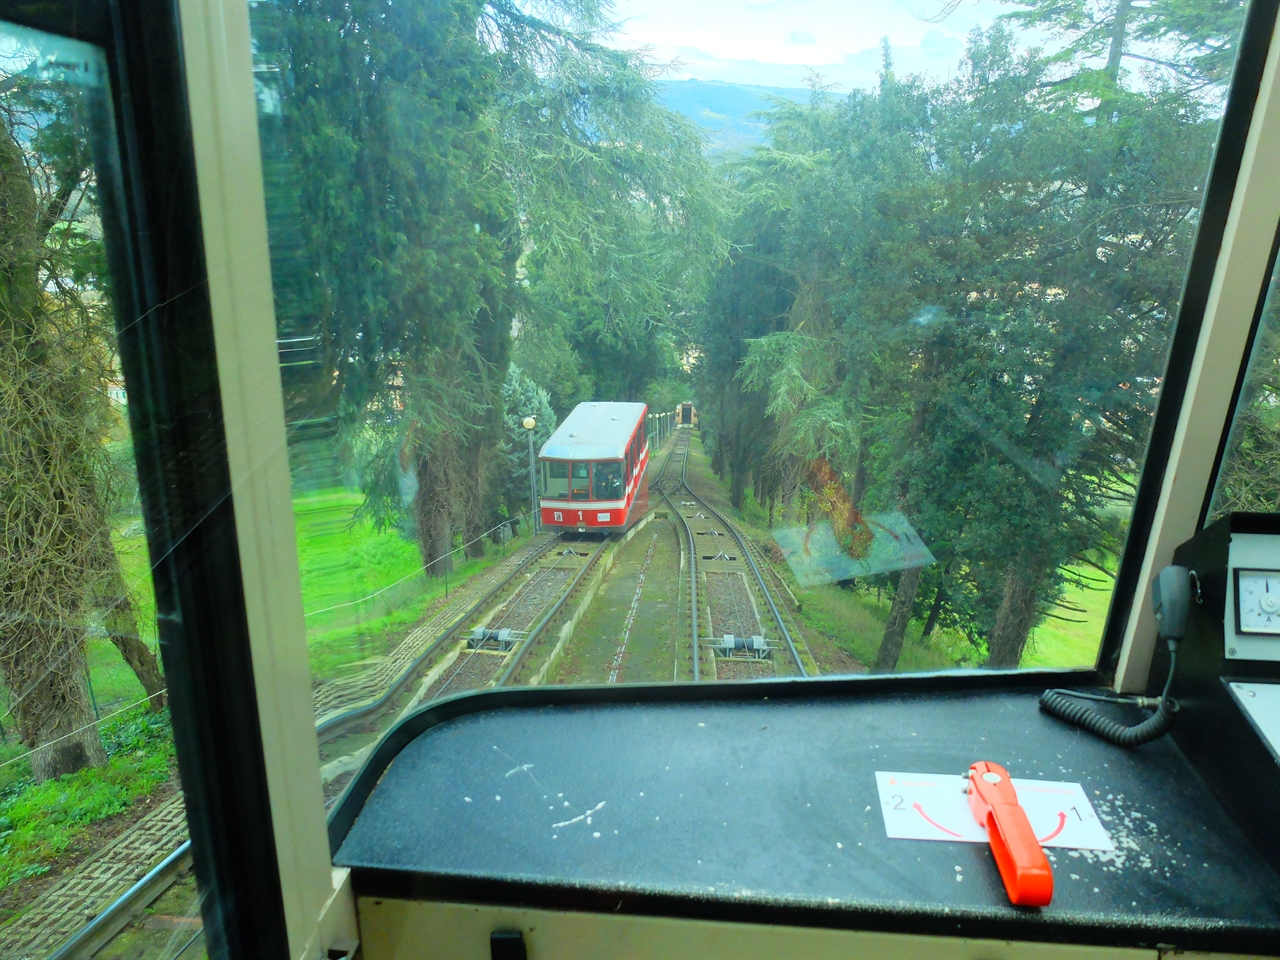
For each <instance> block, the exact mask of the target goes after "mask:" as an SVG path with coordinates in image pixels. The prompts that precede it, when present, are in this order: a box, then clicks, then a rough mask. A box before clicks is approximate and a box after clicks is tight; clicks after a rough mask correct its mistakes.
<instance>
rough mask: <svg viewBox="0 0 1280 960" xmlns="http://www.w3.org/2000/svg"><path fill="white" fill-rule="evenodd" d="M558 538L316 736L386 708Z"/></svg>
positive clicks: (328, 721)
mask: <svg viewBox="0 0 1280 960" xmlns="http://www.w3.org/2000/svg"><path fill="white" fill-rule="evenodd" d="M559 542H560V541H559V540H558V539H557V538H555V537H552V538H551V539H550V540H549V541H547V543H546V545H545V546H543V547H542V549H540V550H538V551H537V552H535V553H534V554H532V555H531V556H529V557H527V558H526V559H524V560H523V561H521V562H520V564H519V566H517V567H516V568H515V569H514V570H512V571H511V573H509V574H508V575H507V576H506V577H504V578H503V579H502V580H501V581H500V582H498V583H497V584H495V585H494V586H493V588H492V589H491V590H489V591H487V592H486V593H485V594H484V596H482V597H481V598H480V599H479V600H477V601H476V602H475V603H473V604H472V605H471V606H470V607H468V608H467V611H466V612H465V613H463V614H462V615H461V616H460V617H458V618H457V619H456V620H454V621H453V623H452V624H450V625H449V626H448V627H447V628H445V629H444V630H443V631H442V632H441V633H440V635H439V636H438V637H436V639H435V640H433V641H431V643H430V644H429V645H428V646H427V649H426V650H424V651H423V652H422V653H421V654H419V655H418V657H417V658H415V659H414V661H413V663H411V664H409V666H408V667H406V668H405V669H404V671H403V672H402V673H401V674H400V676H399V677H397V678H396V680H395V681H394V682H393V683H392V684H391V685H390V686H389V687H387V689H386V691H385V692H384V693H383V694H382V695H381V696H379V697H378V698H377V699H376V700H371V701H370V702H368V703H366V704H363V705H361V706H359V707H353V708H352V709H350V710H347V711H344V712H343V713H340V714H338V715H337V716H333V717H329V718H328V719H326V720H325V721H324V722H323V723H318V724H316V736H317V737H321V738H324V739H328V738H327V737H326V736H325V735H326V734H330V733H331V732H332V731H334V730H336V729H339V728H340V727H343V726H346V725H347V724H350V723H354V722H356V721H358V720H362V719H364V718H365V717H368V716H370V715H371V714H374V713H377V712H378V711H379V710H381V709H383V708H384V707H385V706H386V705H387V703H388V702H389V701H390V700H391V699H392V698H393V697H395V696H397V695H398V694H399V693H400V692H401V691H403V690H404V687H405V685H406V684H407V683H408V682H409V680H410V679H411V678H412V677H413V675H414V674H415V673H417V672H418V670H419V669H420V668H421V667H422V665H423V664H424V663H425V662H426V661H427V660H429V659H430V658H431V656H432V655H433V654H434V653H435V652H436V651H437V650H439V649H440V646H441V644H443V643H445V642H446V641H448V640H449V638H450V637H452V636H453V635H454V634H455V633H457V631H458V630H460V629H462V628H463V627H464V626H466V624H467V622H468V621H469V620H471V618H472V617H474V616H475V615H476V614H477V613H479V612H480V611H481V610H483V609H484V607H485V605H486V604H487V603H489V601H490V600H492V599H493V598H494V596H496V595H497V594H498V593H499V592H500V591H502V590H504V589H505V588H506V587H507V586H509V585H510V583H511V581H512V580H514V579H515V578H516V576H517V575H519V574H520V573H521V572H523V571H524V569H525V568H526V567H528V566H529V565H530V564H532V563H535V562H536V561H538V560H540V559H542V557H544V556H545V555H546V554H547V552H548V551H549V550H551V549H552V548H553V547H554V546H555V545H556V544H557V543H559Z"/></svg>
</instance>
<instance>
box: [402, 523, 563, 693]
mask: <svg viewBox="0 0 1280 960" xmlns="http://www.w3.org/2000/svg"><path fill="white" fill-rule="evenodd" d="M560 542H561V543H570V544H579V543H583V541H582V540H561V541H560ZM568 553H573V554H574V555H575V556H577V552H576V551H573V550H565V551H564V553H561V554H557V555H556V559H555V560H554V561H553V562H552V563H550V564H548V565H547V566H545V567H543V568H542V572H541V573H540V574H539V575H538V576H537V577H531V578H530V579H529V582H528V583H526V584H524V586H522V587H520V588H519V589H518V590H516V592H515V593H513V594H512V595H511V597H510V598H509V599H508V600H507V602H506V604H505V606H506V608H507V612H506V613H504V614H503V615H502V616H501V617H500V618H499V619H498V622H497V623H495V624H494V625H493V626H492V627H488V628H487V629H489V630H497V629H498V628H499V627H500V626H502V624H504V623H506V622H507V617H509V616H511V611H512V610H514V609H515V605H516V602H517V601H518V600H519V599H520V598H521V597H523V596H524V595H525V594H526V593H528V592H529V591H530V590H532V589H533V588H534V587H536V586H537V585H538V584H540V583H542V581H543V580H545V579H547V575H548V574H549V573H550V572H551V571H552V570H559V569H561V568H560V566H559V563H560V561H561V559H563V558H564V556H565V555H566V554H568ZM544 556H545V554H544ZM526 639H527V638H526ZM521 642H523V641H521ZM480 650H481V647H476V648H475V649H474V650H472V651H471V652H470V653H469V654H467V658H466V659H465V660H463V661H462V663H461V664H459V665H458V667H457V669H456V670H454V671H453V673H451V674H450V675H449V679H448V680H446V681H445V682H444V685H443V686H442V687H441V688H440V689H439V690H437V691H436V692H435V693H434V694H432V695H431V699H429V700H427V701H425V702H424V703H423V706H426V704H428V703H435V701H437V700H439V699H440V697H441V696H442V695H443V694H444V692H445V690H447V689H448V687H449V684H451V683H453V681H454V680H456V679H457V678H458V674H460V673H461V672H462V671H463V670H465V669H466V667H467V664H468V663H470V662H471V661H472V660H474V659H475V657H476V655H477V654H478V653H479V652H480Z"/></svg>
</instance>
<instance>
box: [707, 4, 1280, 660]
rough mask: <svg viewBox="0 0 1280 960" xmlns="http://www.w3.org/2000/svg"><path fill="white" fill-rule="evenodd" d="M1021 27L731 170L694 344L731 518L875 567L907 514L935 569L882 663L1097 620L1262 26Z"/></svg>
mask: <svg viewBox="0 0 1280 960" xmlns="http://www.w3.org/2000/svg"><path fill="white" fill-rule="evenodd" d="M1010 7H1011V8H1012V10H1011V11H1010V12H1009V13H1008V15H1007V16H1006V17H1004V18H1003V19H1002V20H1000V21H998V22H997V23H996V25H994V26H993V27H991V28H990V29H987V30H981V31H975V33H974V34H972V36H971V38H970V42H969V48H968V50H967V52H966V55H965V58H964V60H963V61H962V62H961V63H960V64H959V68H958V70H957V71H956V72H955V74H954V76H953V78H952V79H950V80H948V81H946V82H934V81H928V80H925V79H922V78H918V77H909V76H906V77H904V76H899V75H898V74H897V73H896V72H895V70H894V66H893V63H892V60H891V58H890V56H889V54H888V47H887V46H886V47H885V54H884V60H883V67H882V72H881V76H880V83H879V85H878V87H877V88H876V89H873V90H865V91H864V90H855V91H854V92H852V93H851V94H849V95H848V96H846V97H835V96H833V95H831V94H829V93H828V92H826V91H825V90H824V89H823V88H822V86H821V85H820V84H818V83H815V85H814V87H813V92H812V96H811V98H810V101H809V102H808V103H807V104H793V103H789V102H782V101H779V102H778V103H777V104H776V106H775V108H774V109H773V110H772V111H771V112H770V113H769V114H768V116H767V117H766V120H767V123H768V143H767V145H766V146H765V147H764V148H762V149H759V150H756V151H754V152H753V153H752V154H750V155H748V156H745V157H738V158H732V159H730V160H729V161H728V162H727V163H726V167H725V172H726V174H727V175H728V176H729V177H730V179H731V182H732V183H733V185H734V186H735V188H736V196H737V198H738V205H737V207H736V216H735V218H734V220H733V222H732V224H731V226H730V228H729V235H730V238H731V240H732V242H733V252H732V253H731V255H730V256H729V258H728V259H727V260H726V261H725V262H724V263H723V264H722V265H721V266H720V268H719V269H718V271H717V273H716V276H715V279H714V281H713V283H712V288H711V295H710V297H709V301H708V309H707V310H706V312H705V314H704V315H703V317H702V320H701V323H700V324H699V325H698V326H697V327H696V328H695V329H694V331H693V333H692V338H693V341H694V342H695V343H696V344H697V351H698V355H699V357H700V360H701V362H700V363H699V364H698V365H697V366H696V367H695V369H694V375H695V378H696V381H697V395H698V400H699V408H700V413H701V417H702V423H703V425H704V428H705V429H707V430H708V431H709V433H710V435H711V438H712V443H713V446H712V465H713V467H714V468H715V469H716V471H717V472H718V473H721V474H723V475H724V476H726V477H727V479H728V482H729V484H730V489H731V494H732V499H733V502H734V504H735V505H740V504H741V503H742V502H743V501H744V492H745V490H746V488H747V487H748V486H751V487H753V488H754V497H755V499H756V501H757V502H758V503H762V504H767V511H766V512H767V514H768V515H769V516H770V517H772V516H774V515H775V514H778V515H780V516H781V517H782V519H783V521H784V522H785V523H786V524H789V525H796V524H799V525H805V524H807V525H809V527H810V528H811V529H812V527H813V526H815V525H817V524H819V523H824V522H827V521H830V522H832V523H833V525H834V524H835V523H836V522H839V523H840V524H842V525H843V529H844V530H845V531H848V532H849V533H848V536H847V537H846V540H847V541H848V543H847V549H848V551H849V553H850V554H851V555H853V556H861V554H860V553H859V550H860V549H861V550H864V549H865V547H866V545H867V544H868V543H870V542H871V541H872V540H873V539H874V536H875V534H874V531H873V521H875V520H876V517H877V516H879V515H882V514H888V513H890V512H895V511H896V512H900V513H901V514H902V515H904V516H905V517H907V518H908V519H909V521H910V523H911V524H912V525H913V527H914V529H915V531H916V532H917V533H918V534H919V536H920V537H921V538H922V539H923V540H924V542H925V543H926V544H927V545H928V547H929V549H930V551H931V552H932V554H933V556H934V558H935V561H936V562H934V563H932V564H929V565H926V566H924V567H921V566H908V567H907V568H906V569H903V570H902V571H901V572H900V573H898V574H897V575H896V576H895V577H894V578H893V581H892V583H891V584H888V585H887V586H886V589H885V593H886V595H890V596H891V597H892V607H891V610H890V613H889V615H888V617H887V620H886V623H885V627H884V630H883V632H882V635H881V636H880V638H879V640H878V645H877V650H876V655H875V658H874V666H875V668H876V669H880V670H893V669H895V667H897V666H898V664H899V663H900V660H901V657H902V655H903V650H904V641H905V638H906V636H907V635H908V632H909V631H910V630H912V629H915V625H916V624H919V623H924V624H925V626H926V627H927V628H932V625H934V624H936V623H938V622H941V623H942V624H944V625H949V626H951V627H952V628H954V629H956V630H958V631H960V632H961V633H963V634H964V635H966V636H968V637H971V638H972V641H973V646H974V647H975V649H984V650H985V656H984V657H982V658H981V660H982V662H985V664H986V665H988V666H992V667H1016V666H1018V665H1019V664H1020V663H1021V662H1022V661H1023V656H1024V653H1025V652H1026V651H1027V644H1028V641H1029V638H1030V637H1031V636H1032V634H1033V632H1036V631H1038V632H1039V635H1040V636H1041V637H1044V636H1047V635H1048V633H1049V631H1047V630H1046V629H1045V627H1046V626H1049V625H1052V624H1066V625H1070V624H1072V623H1073V622H1074V623H1081V622H1083V623H1085V624H1087V626H1088V628H1089V629H1090V630H1091V631H1092V629H1093V628H1094V627H1095V626H1096V624H1094V623H1092V622H1090V619H1091V616H1092V614H1091V613H1090V610H1089V609H1087V608H1086V607H1085V606H1083V605H1082V604H1081V603H1080V602H1077V601H1081V600H1083V599H1085V598H1084V597H1083V596H1082V591H1087V590H1091V589H1094V588H1098V587H1102V588H1103V592H1104V594H1105V592H1106V588H1107V587H1108V586H1109V580H1110V577H1111V571H1112V570H1113V569H1114V566H1115V562H1116V558H1117V556H1118V554H1119V551H1120V550H1121V548H1122V547H1123V544H1124V540H1125V536H1126V532H1127V515H1128V510H1127V507H1128V504H1129V503H1130V502H1131V500H1132V496H1133V493H1134V489H1135V478H1136V476H1137V475H1138V473H1139V472H1140V469H1141V466H1142V462H1143V459H1144V457H1145V451H1146V444H1147V438H1148V432H1149V429H1150V423H1151V417H1152V414H1153V412H1154V410H1155V406H1156V403H1157V401H1158V398H1159V392H1160V389H1159V388H1160V383H1161V378H1162V374H1163V369H1164V363H1165V356H1166V351H1167V348H1168V343H1169V338H1170V335H1171V331H1172V326H1173V321H1174V319H1175V317H1176V315H1177V308H1178V298H1179V296H1180V294H1181V284H1182V278H1183V275H1184V273H1185V270H1186V265H1187V261H1188V256H1189V252H1190V247H1191V241H1192V238H1193V237H1194V233H1195V228H1196V224H1197V221H1198V216H1199V207H1200V202H1201V195H1202V190H1203V183H1204V177H1205V174H1206V171H1207V170H1208V166H1209V158H1210V156H1211V152H1212V148H1213V143H1214V138H1215V136H1216V134H1217V130H1218V118H1219V115H1220V108H1221V103H1222V96H1223V93H1224V90H1225V88H1224V86H1223V83H1224V80H1225V78H1226V76H1227V73H1228V71H1227V69H1226V68H1225V67H1224V64H1225V63H1226V62H1228V61H1229V60H1230V56H1231V54H1230V51H1231V50H1232V49H1233V45H1234V42H1235V37H1236V33H1237V32H1238V30H1239V25H1240V22H1241V17H1242V14H1243V4H1239V3H1193V2H1192V3H1178V4H1169V5H1155V4H1153V5H1146V6H1141V7H1140V6H1138V5H1135V4H1131V3H1129V2H1128V0H1107V2H1104V0H1076V2H1071V3H1041V2H1031V0H1028V2H1020V3H1010ZM1020 24H1030V25H1034V26H1036V27H1037V28H1039V29H1041V30H1043V31H1045V32H1047V33H1048V35H1049V36H1051V37H1052V38H1053V43H1052V44H1051V45H1050V48H1049V49H1046V50H1039V49H1033V48H1026V47H1022V46H1020V44H1019V35H1018V33H1017V27H1018V26H1019V25H1020ZM1153 51H1158V52H1159V56H1157V55H1156V53H1154V52H1153ZM1264 393H1267V391H1264ZM1269 395H1270V396H1272V397H1274V396H1275V394H1274V390H1272V391H1270V393H1269ZM1259 409H1261V408H1259ZM1262 415H1263V414H1262V413H1259V414H1257V415H1255V416H1262ZM1250 429H1251V430H1252V428H1250ZM1264 436H1265V437H1267V438H1268V442H1269V438H1271V437H1273V436H1274V434H1269V433H1267V431H1266V430H1265V429H1263V430H1260V431H1259V430H1253V432H1252V433H1250V434H1249V437H1250V439H1248V440H1247V441H1242V444H1243V445H1244V446H1243V447H1242V449H1244V448H1245V447H1247V449H1248V450H1250V451H1254V450H1262V449H1263V437H1264ZM1268 459H1269V455H1268V454H1266V453H1264V454H1263V455H1262V456H1261V457H1259V458H1258V461H1259V463H1261V462H1266V461H1267V460H1268ZM1256 467H1257V464H1255V465H1254V468H1253V470H1252V475H1251V476H1250V477H1249V479H1248V480H1247V481H1245V483H1244V485H1245V486H1248V487H1249V488H1250V489H1251V490H1257V491H1258V494H1256V495H1261V496H1264V497H1265V496H1270V493H1269V492H1265V493H1264V492H1263V491H1271V490H1274V489H1275V488H1274V486H1273V485H1272V486H1269V484H1268V482H1267V478H1261V477H1259V476H1258V473H1259V471H1258V470H1257V468H1256ZM815 477H820V478H821V481H820V482H819V483H817V485H815ZM1269 479H1270V481H1271V483H1272V484H1273V483H1274V478H1273V477H1272V478H1269ZM1259 480H1261V481H1262V482H1261V483H1258V481H1259ZM836 504H839V516H838V517H837V516H836V515H835V513H834V512H833V510H834V508H835V505H836ZM1089 599H1090V600H1092V599H1093V598H1092V597H1090V598H1089ZM1055 629H1057V628H1055ZM1062 629H1065V627H1063V628H1062ZM1097 638H1098V635H1097V633H1093V643H1094V645H1095V647H1096V643H1097Z"/></svg>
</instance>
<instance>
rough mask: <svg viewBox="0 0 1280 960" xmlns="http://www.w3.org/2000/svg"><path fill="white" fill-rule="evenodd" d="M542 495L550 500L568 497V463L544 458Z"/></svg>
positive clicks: (566, 498)
mask: <svg viewBox="0 0 1280 960" xmlns="http://www.w3.org/2000/svg"><path fill="white" fill-rule="evenodd" d="M542 495H543V496H544V497H547V498H548V499H550V500H568V499H569V464H568V463H566V462H565V461H564V460H544V461H543V476H542Z"/></svg>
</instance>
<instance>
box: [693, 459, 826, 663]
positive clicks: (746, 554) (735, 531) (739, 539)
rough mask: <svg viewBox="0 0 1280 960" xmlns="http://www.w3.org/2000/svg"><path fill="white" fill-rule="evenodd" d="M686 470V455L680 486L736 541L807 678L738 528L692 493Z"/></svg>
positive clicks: (771, 596) (766, 586) (789, 636)
mask: <svg viewBox="0 0 1280 960" xmlns="http://www.w3.org/2000/svg"><path fill="white" fill-rule="evenodd" d="M688 470H689V456H688V454H687V453H686V454H685V458H684V465H683V467H681V469H680V483H681V485H682V486H683V487H684V488H685V489H686V490H687V491H689V496H691V497H693V499H695V500H697V501H698V502H699V503H700V504H702V505H703V506H704V507H706V508H707V509H708V510H710V511H711V514H712V516H714V517H715V518H716V519H717V520H719V521H720V523H721V524H723V525H724V528H725V529H726V530H728V531H729V533H730V534H731V535H732V536H733V539H734V540H736V541H737V543H738V547H739V549H741V550H742V556H743V557H744V558H745V559H746V561H747V565H748V566H750V567H751V572H752V573H754V574H755V576H756V583H758V584H759V585H760V592H761V593H762V594H764V599H765V602H766V603H768V604H769V610H770V611H771V612H772V613H773V619H774V620H775V621H777V624H778V629H779V630H781V631H782V638H783V639H784V640H785V641H786V642H787V649H788V650H790V651H791V657H792V659H794V660H795V662H796V668H797V669H798V670H799V671H800V676H802V677H807V676H809V671H808V670H806V669H805V666H804V661H802V660H801V659H800V651H799V650H798V649H796V645H795V641H794V640H792V639H791V631H790V630H788V629H787V625H786V624H785V623H783V622H782V614H781V613H780V612H779V611H778V605H777V604H776V603H774V602H773V594H772V593H771V592H770V591H769V587H768V585H767V584H766V583H765V582H764V576H763V575H762V574H761V573H760V568H759V567H757V566H756V561H755V558H754V557H752V556H751V551H750V550H749V549H748V548H747V542H746V541H745V540H744V539H743V538H742V534H741V533H739V532H738V528H737V527H735V526H734V525H733V524H732V523H730V522H729V520H728V519H727V518H726V517H725V516H724V514H722V513H721V512H720V511H719V510H717V509H716V508H715V507H713V506H711V504H709V503H707V501H706V500H704V499H702V497H700V496H698V495H697V494H696V493H694V492H693V488H692V487H691V486H689V480H688ZM682 516H683V514H682Z"/></svg>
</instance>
